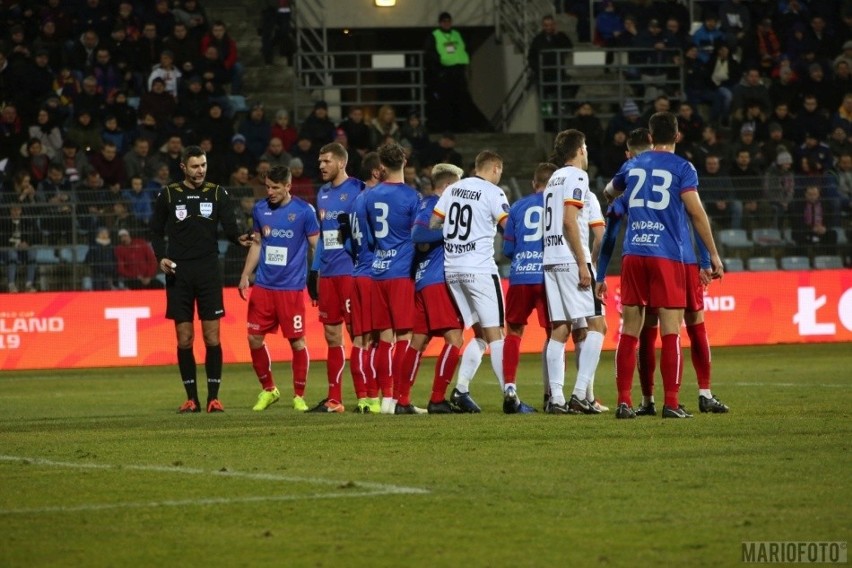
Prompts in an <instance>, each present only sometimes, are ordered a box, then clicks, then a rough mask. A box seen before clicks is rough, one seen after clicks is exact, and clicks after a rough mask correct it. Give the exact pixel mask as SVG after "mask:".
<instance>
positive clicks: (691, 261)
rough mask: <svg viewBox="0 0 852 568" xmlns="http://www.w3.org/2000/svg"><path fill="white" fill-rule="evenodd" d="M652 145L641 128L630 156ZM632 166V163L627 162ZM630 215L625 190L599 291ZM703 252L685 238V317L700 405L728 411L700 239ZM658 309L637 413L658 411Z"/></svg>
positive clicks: (643, 349) (646, 345)
mask: <svg viewBox="0 0 852 568" xmlns="http://www.w3.org/2000/svg"><path fill="white" fill-rule="evenodd" d="M650 149H651V139H650V132H649V131H648V130H647V129H645V128H637V129H636V130H634V131H633V132H631V133H630V136H629V137H628V139H627V158H628V160H629V159H631V158H633V157H635V156H637V155H639V154H641V153H643V152H646V151H647V150H650ZM624 167H626V168H628V169H629V167H630V166H629V165H628V166H624ZM626 216H627V201H626V198H625V196H624V194H622V195H620V196H618V197H617V198H615V199H614V200H613V201H612V203H611V204H610V206H609V209H608V210H607V219H608V223H607V226H606V232H605V234H604V239H603V243H602V246H601V254H600V259H599V263H598V272H597V279H596V280H597V284H596V289H597V290H598V292H599V293H603V292H605V290H606V280H605V278H606V269H607V266H608V265H609V261H610V258H611V256H612V251H613V248H614V247H615V242H616V239H617V237H618V234H619V231H620V228H621V221H622V220H623V219H626ZM696 243H697V245H698V250H699V253H700V256H701V259H700V260H701V262H700V268H699V261H698V259H696V256H695V250H694V248H693V245H692V240H691V239H690V240H689V241H686V242H684V245H685V247H684V250H683V259H684V264H685V265H686V278H687V287H686V310H685V312H684V321H685V323H686V332H687V334H689V339H690V342H691V343H692V348H691V350H690V353H691V356H692V366H693V368H694V369H695V374H696V377H697V378H698V408H699V410H700V411H701V412H713V413H717V414H718V413H725V412H728V410H729V408H728V406H727V405H725V404H723V403H722V402H721V401H720V400H719V399H717V398H716V397H715V396H714V395H713V392H712V390H711V389H710V370H711V364H710V343H709V340H708V339H707V329H706V328H705V326H704V288H705V286H706V284H707V283H708V282H709V280H706V275H707V274H708V271H709V269H710V268H711V265H710V256H709V253H708V252H707V249H706V248H705V247H704V245H703V243H702V242H701V240H700V239H696ZM657 319H658V318H657V311H656V310H654V309H648V310H647V313H646V314H645V321H644V323H643V326H642V332H641V335H640V336H639V354H638V369H639V383H640V385H641V387H642V404H641V405H640V406H639V407H638V408H636V409H635V412H636V416H654V415H656V414H657V409H656V405H655V402H654V372H655V370H656V367H657V361H656V347H655V343H656V341H657V335H658V324H657Z"/></svg>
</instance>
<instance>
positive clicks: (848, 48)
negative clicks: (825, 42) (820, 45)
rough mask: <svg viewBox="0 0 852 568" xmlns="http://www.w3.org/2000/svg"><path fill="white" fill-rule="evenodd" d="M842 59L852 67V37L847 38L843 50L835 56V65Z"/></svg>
mask: <svg viewBox="0 0 852 568" xmlns="http://www.w3.org/2000/svg"><path fill="white" fill-rule="evenodd" d="M841 61H845V62H846V63H847V65H849V67H852V39H847V40H846V41H845V42H844V43H843V50H842V51H841V52H840V54H839V55H837V56H836V57H835V58H834V61H833V62H832V63H833V66H834V67H836V66H837V64H838V63H839V62H841Z"/></svg>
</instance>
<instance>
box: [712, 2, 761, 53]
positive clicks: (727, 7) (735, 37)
mask: <svg viewBox="0 0 852 568" xmlns="http://www.w3.org/2000/svg"><path fill="white" fill-rule="evenodd" d="M719 20H720V22H719V29H721V30H722V32H723V33H724V34H725V41H727V42H728V46H729V47H730V48H731V51H736V50H737V48H738V47H741V46H742V44H743V42H744V41H745V39H746V36H747V34H749V33H751V32H752V29H753V28H752V26H751V13H750V12H749V10H748V7H747V6H746V5H745V4H744V3H743V2H742V0H725V2H723V3H722V6H721V7H720V8H719Z"/></svg>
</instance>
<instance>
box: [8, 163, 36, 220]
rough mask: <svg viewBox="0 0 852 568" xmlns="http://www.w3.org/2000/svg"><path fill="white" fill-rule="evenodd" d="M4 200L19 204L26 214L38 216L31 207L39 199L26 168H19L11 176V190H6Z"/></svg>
mask: <svg viewBox="0 0 852 568" xmlns="http://www.w3.org/2000/svg"><path fill="white" fill-rule="evenodd" d="M6 201H7V202H9V203H14V204H16V205H20V206H21V207H23V208H24V214H26V215H27V216H29V215H33V216H36V217H37V216H38V215H39V211H36V210H34V209H33V207H32V206H33V205H35V204H36V203H38V202H39V201H40V199H39V196H38V194H37V193H36V189H35V186H34V185H33V183H32V176H30V174H29V172H28V171H26V170H19V171H18V172H17V173H15V175H14V176H12V191H11V192H6Z"/></svg>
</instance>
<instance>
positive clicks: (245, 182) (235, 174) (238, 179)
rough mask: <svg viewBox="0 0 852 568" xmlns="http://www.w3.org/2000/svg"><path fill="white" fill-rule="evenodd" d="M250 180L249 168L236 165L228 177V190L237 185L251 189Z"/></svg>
mask: <svg viewBox="0 0 852 568" xmlns="http://www.w3.org/2000/svg"><path fill="white" fill-rule="evenodd" d="M250 181H251V177H250V176H249V169H248V168H247V167H245V166H236V167H235V168H234V169H233V170H232V171H231V176H230V178H229V179H228V188H229V189H230V190H232V189H234V188H238V187H245V188H249V189H251V186H250V185H249V182H250Z"/></svg>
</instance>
